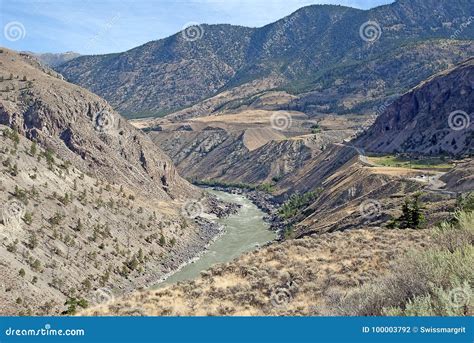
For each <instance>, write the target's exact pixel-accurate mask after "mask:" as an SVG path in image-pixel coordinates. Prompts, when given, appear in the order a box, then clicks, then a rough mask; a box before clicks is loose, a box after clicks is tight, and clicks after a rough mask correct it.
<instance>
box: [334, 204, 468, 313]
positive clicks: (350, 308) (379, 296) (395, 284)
mask: <svg viewBox="0 0 474 343" xmlns="http://www.w3.org/2000/svg"><path fill="white" fill-rule="evenodd" d="M473 232H474V215H473V214H472V213H466V212H460V213H458V214H457V221H456V222H455V223H453V224H450V225H448V224H443V225H441V226H440V227H439V228H437V229H436V230H435V232H434V237H435V242H436V243H435V245H434V246H432V247H431V248H430V249H428V250H426V251H421V252H411V253H409V254H407V256H405V257H404V258H401V259H399V260H398V261H396V262H395V263H394V264H393V267H392V270H391V273H390V274H389V275H387V276H385V277H383V278H380V279H379V280H376V282H374V283H368V284H365V285H363V286H361V287H359V288H357V289H355V290H353V291H351V292H350V293H349V294H347V295H342V294H337V293H336V294H331V295H330V296H329V297H328V299H327V304H328V306H329V307H331V308H332V312H334V313H336V314H340V315H360V316H370V315H468V314H469V313H471V312H472V306H471V304H470V303H469V304H466V305H465V306H464V307H462V306H461V307H457V306H455V305H453V304H452V301H450V299H449V295H450V294H452V292H453V290H459V289H462V290H464V291H465V293H467V294H468V298H469V299H470V300H471V302H472V288H473V285H474V268H472V266H473V265H474V245H473V238H472V237H473Z"/></svg>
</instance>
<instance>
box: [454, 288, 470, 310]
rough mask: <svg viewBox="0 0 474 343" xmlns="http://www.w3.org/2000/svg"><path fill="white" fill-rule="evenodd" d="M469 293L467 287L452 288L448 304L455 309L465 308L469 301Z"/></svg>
mask: <svg viewBox="0 0 474 343" xmlns="http://www.w3.org/2000/svg"><path fill="white" fill-rule="evenodd" d="M471 293H472V292H471V290H470V288H469V287H458V288H454V289H453V290H451V291H450V292H449V302H450V303H451V305H452V306H453V307H455V308H459V307H463V306H467V305H469V301H470V300H471V295H472V294H471Z"/></svg>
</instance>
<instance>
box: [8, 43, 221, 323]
mask: <svg viewBox="0 0 474 343" xmlns="http://www.w3.org/2000/svg"><path fill="white" fill-rule="evenodd" d="M0 72H1V75H0V76H1V82H0V86H1V87H0V89H1V93H0V95H1V100H0V123H1V124H4V125H1V132H2V136H1V137H0V151H1V154H0V159H1V163H2V165H1V171H0V176H1V178H0V181H1V192H0V197H1V201H2V225H0V235H1V244H0V250H1V255H2V262H1V265H0V274H1V277H2V283H1V285H2V292H1V293H0V297H1V299H2V301H1V308H0V312H1V313H2V314H12V315H13V314H59V313H61V312H62V311H67V310H68V309H69V310H71V306H72V307H75V306H81V305H80V304H82V305H84V302H83V301H87V302H90V303H94V302H100V301H102V300H103V299H102V298H103V297H104V296H105V297H110V296H112V295H113V294H122V293H124V292H127V291H130V290H132V289H136V288H137V287H141V286H147V285H149V284H153V283H155V282H156V281H157V280H159V279H160V278H162V277H164V276H165V275H166V274H167V273H169V272H170V271H172V270H175V269H176V268H178V267H179V266H180V265H181V264H183V263H185V262H187V261H189V260H190V259H191V258H193V257H194V256H195V255H196V254H198V253H200V252H201V251H202V249H204V247H205V246H206V245H207V244H208V243H209V242H210V241H211V240H212V239H213V238H214V237H215V236H216V235H217V234H218V233H219V231H220V228H219V227H218V226H217V225H215V224H213V223H212V222H210V221H208V220H205V219H202V218H195V216H193V215H191V214H190V213H189V211H188V210H189V209H188V208H187V206H188V204H189V203H190V202H191V201H192V199H193V198H194V199H197V200H199V199H200V198H202V194H201V192H200V191H198V190H197V189H196V188H195V187H193V186H192V185H190V184H189V183H188V182H186V181H185V180H183V179H182V178H181V177H180V176H179V175H178V174H177V172H176V170H175V168H174V166H173V164H172V162H171V160H170V159H169V158H168V157H167V156H166V155H165V154H164V153H162V152H161V151H160V150H159V149H158V148H157V147H156V146H155V145H154V144H153V143H152V142H151V140H150V139H149V138H148V137H147V136H146V135H144V134H143V133H141V132H140V131H138V130H136V129H135V128H134V127H133V126H131V125H130V124H128V123H127V122H126V120H124V119H123V118H121V117H120V115H119V114H117V113H116V112H114V111H113V110H112V109H111V108H110V107H109V106H108V105H107V102H105V101H104V100H102V99H100V98H99V97H97V96H96V95H94V94H92V93H90V92H88V91H86V90H83V89H81V88H80V87H78V86H75V85H71V84H68V83H67V82H65V81H63V80H62V78H61V76H60V75H58V74H56V73H55V72H53V71H52V70H49V69H47V68H46V67H44V66H42V65H40V64H38V63H37V62H36V61H35V60H34V59H32V58H31V57H30V56H28V55H20V54H17V53H14V52H13V51H10V50H7V49H2V51H1V52H0ZM209 201H211V200H208V199H202V202H201V203H200V204H201V205H199V206H201V207H200V208H202V210H206V209H207V208H210V211H211V212H212V211H217V210H219V208H218V206H217V204H216V203H215V202H213V203H212V206H210V205H209ZM191 207H192V206H191ZM191 210H192V208H191ZM224 212H225V209H224ZM197 214H199V213H197ZM66 300H67V301H68V304H67V305H65V302H66Z"/></svg>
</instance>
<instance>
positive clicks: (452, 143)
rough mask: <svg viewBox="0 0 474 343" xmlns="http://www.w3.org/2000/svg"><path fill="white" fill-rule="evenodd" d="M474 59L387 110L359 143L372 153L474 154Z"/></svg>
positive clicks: (426, 82)
mask: <svg viewBox="0 0 474 343" xmlns="http://www.w3.org/2000/svg"><path fill="white" fill-rule="evenodd" d="M473 87H474V59H472V58H471V59H469V60H467V61H465V62H464V63H461V64H460V65H458V66H456V67H454V68H451V69H448V70H446V71H444V72H441V73H439V74H437V75H434V76H432V77H431V78H429V79H427V80H426V81H424V82H422V83H420V84H419V85H418V86H416V87H415V88H413V89H412V90H410V91H409V92H407V93H405V94H404V95H403V96H401V97H400V98H399V99H397V100H395V101H394V102H393V103H392V104H390V105H389V106H387V108H386V110H385V111H384V112H383V113H382V114H381V115H380V116H379V117H378V118H377V120H376V122H375V124H374V125H373V126H372V127H371V128H370V129H369V130H368V131H367V133H365V134H364V135H363V136H362V137H360V138H359V139H358V140H357V141H356V142H355V143H356V144H358V145H361V146H363V147H364V148H365V149H366V150H367V151H371V152H380V153H394V152H408V153H421V154H429V155H442V154H448V155H470V154H472V153H474V130H473V127H474V126H473V125H474V123H473V121H474V93H473Z"/></svg>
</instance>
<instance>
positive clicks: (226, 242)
mask: <svg viewBox="0 0 474 343" xmlns="http://www.w3.org/2000/svg"><path fill="white" fill-rule="evenodd" d="M208 192H209V193H212V194H214V195H215V196H216V197H218V198H219V199H221V200H224V201H228V202H234V203H238V204H240V205H242V207H241V208H240V209H239V212H238V213H237V214H234V215H231V216H229V217H227V218H223V219H216V221H217V222H219V223H220V224H223V225H224V226H225V232H224V233H223V234H222V236H220V237H219V238H218V239H217V240H216V241H215V242H214V243H212V244H211V245H210V246H209V248H208V250H207V251H206V252H205V253H204V254H203V255H202V256H201V257H200V258H199V259H198V260H196V261H195V262H194V263H190V264H188V265H186V266H184V267H183V268H182V269H181V270H180V271H178V272H176V273H174V274H173V275H171V276H170V277H169V278H168V279H166V280H165V281H163V282H161V283H159V284H158V285H156V287H162V286H164V285H168V284H172V283H176V282H178V281H184V280H191V279H194V278H196V277H197V276H199V274H200V272H201V271H203V270H206V269H208V268H209V267H211V266H212V265H214V264H216V263H222V262H228V261H231V260H233V259H234V258H236V257H238V256H240V255H241V254H242V253H244V252H246V251H249V250H252V249H255V248H256V247H257V246H258V245H262V244H264V243H267V242H269V241H271V240H273V239H274V238H276V234H275V233H274V232H272V231H270V230H269V229H268V228H269V224H268V223H266V222H265V221H264V220H263V217H264V215H265V214H264V213H263V212H262V211H261V210H260V209H259V208H258V207H257V206H255V205H254V204H253V203H252V202H251V201H250V200H248V199H247V198H245V197H244V196H242V195H238V194H231V193H226V192H221V191H215V190H208Z"/></svg>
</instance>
